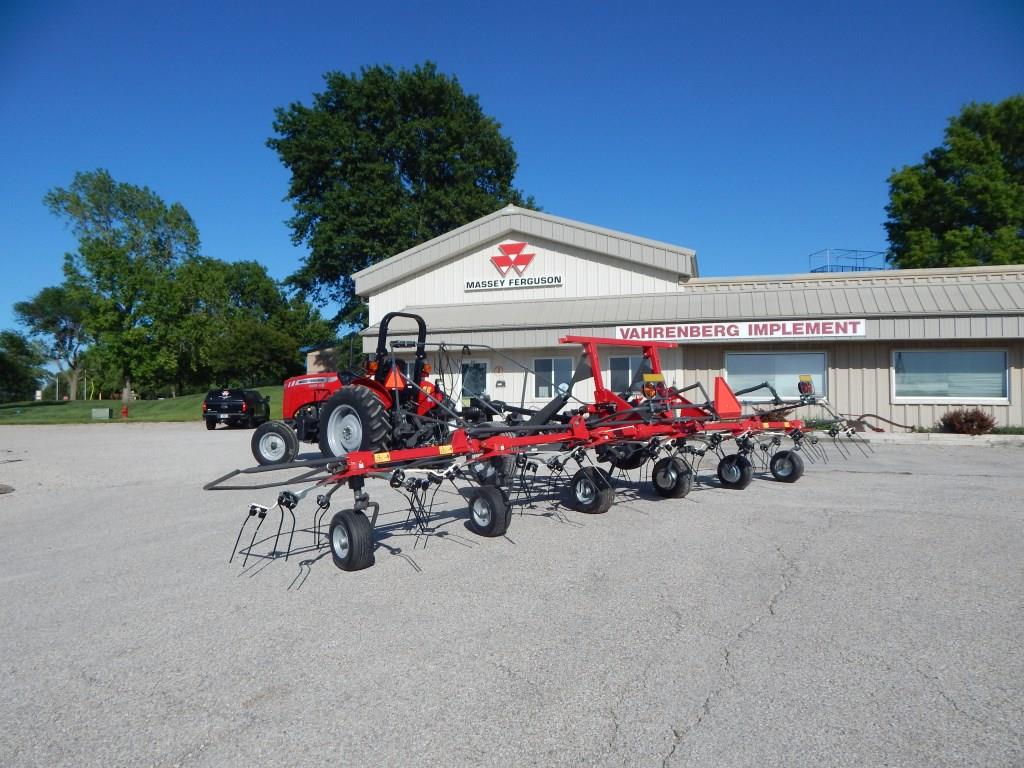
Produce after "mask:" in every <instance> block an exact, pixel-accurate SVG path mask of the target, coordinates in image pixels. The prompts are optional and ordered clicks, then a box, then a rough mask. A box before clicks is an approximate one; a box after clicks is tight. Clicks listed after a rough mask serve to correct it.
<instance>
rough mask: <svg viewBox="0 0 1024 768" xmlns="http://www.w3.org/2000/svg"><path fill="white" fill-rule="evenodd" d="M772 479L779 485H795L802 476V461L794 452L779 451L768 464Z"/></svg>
mask: <svg viewBox="0 0 1024 768" xmlns="http://www.w3.org/2000/svg"><path fill="white" fill-rule="evenodd" d="M768 469H769V470H771V473H772V477H774V478H775V479H776V480H778V481H779V482H780V483H795V482H796V481H797V480H799V479H800V478H801V477H803V474H804V460H803V459H802V458H800V454H798V453H796V452H795V451H779V452H778V453H776V454H775V455H774V456H772V460H771V461H770V462H768Z"/></svg>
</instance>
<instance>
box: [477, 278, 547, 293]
mask: <svg viewBox="0 0 1024 768" xmlns="http://www.w3.org/2000/svg"><path fill="white" fill-rule="evenodd" d="M562 285H563V281H562V276H561V275H531V276H530V277H494V278H486V279H484V280H467V281H466V289H465V290H466V291H467V292H468V291H501V290H509V289H515V288H561V287H562Z"/></svg>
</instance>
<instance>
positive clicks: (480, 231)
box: [352, 205, 697, 296]
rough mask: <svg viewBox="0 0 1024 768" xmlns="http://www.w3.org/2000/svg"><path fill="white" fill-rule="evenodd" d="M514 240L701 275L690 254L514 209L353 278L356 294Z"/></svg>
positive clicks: (678, 273)
mask: <svg viewBox="0 0 1024 768" xmlns="http://www.w3.org/2000/svg"><path fill="white" fill-rule="evenodd" d="M513 234H515V235H516V236H521V237H524V238H528V239H533V240H538V239H540V240H547V241H550V242H552V243H555V244H561V245H569V246H573V247H576V248H581V249H583V250H587V251H591V252H594V253H598V254H602V255H604V256H608V257H611V258H613V259H619V260H621V261H625V262H632V263H635V264H643V265H646V266H648V267H653V268H655V269H660V270H663V271H665V272H666V273H668V274H670V275H673V276H679V277H681V278H690V277H695V276H696V275H697V255H696V253H695V252H694V251H692V250H690V249H689V248H681V247H680V246H678V245H670V244H669V243H661V242H658V241H656V240H648V239H646V238H643V237H636V236H635V235H629V234H626V233H624V232H616V231H614V230H611V229H604V228H602V227H595V226H593V225H591V224H584V223H582V222H579V221H572V220H571V219H562V218H559V217H557V216H552V215H550V214H547V213H541V212H540V211H532V210H528V209H526V208H517V207H516V206H514V205H509V206H507V207H505V208H502V209H500V210H497V211H495V212H494V213H491V214H488V215H487V216H484V217H483V218H480V219H477V220H476V221H472V222H470V223H469V224H466V225H465V226H463V227H459V228H458V229H455V230H452V231H451V232H447V233H445V234H443V235H441V236H440V237H435V238H434V239H433V240H428V241H427V242H425V243H421V244H420V245H417V246H416V247H414V248H410V249H409V250H407V251H403V252H402V253H399V254H397V255H395V256H392V257H390V258H388V259H385V260H384V261H381V262H378V263H377V264H374V265H372V266H369V267H367V268H366V269H363V270H360V271H359V272H356V273H355V274H354V275H352V278H353V280H355V292H356V294H357V295H359V296H368V295H370V294H373V293H377V292H378V291H380V290H382V289H383V288H385V287H387V286H389V285H391V284H393V283H397V282H401V281H403V280H407V279H409V278H411V277H413V276H414V275H416V274H419V273H421V272H424V271H426V270H428V269H432V268H433V267H436V266H438V265H440V264H443V263H445V262H446V261H450V260H452V259H454V258H456V257H458V256H460V255H462V254H464V253H467V252H470V251H472V250H474V249H476V248H479V247H482V246H484V245H486V244H487V243H490V242H494V241H496V240H501V239H503V238H506V237H509V236H511V235H513Z"/></svg>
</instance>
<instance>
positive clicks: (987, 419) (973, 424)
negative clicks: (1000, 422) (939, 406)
mask: <svg viewBox="0 0 1024 768" xmlns="http://www.w3.org/2000/svg"><path fill="white" fill-rule="evenodd" d="M995 425H996V420H995V419H993V418H992V417H991V416H989V415H988V414H987V413H985V412H984V411H983V410H981V409H980V408H969V409H968V408H958V409H957V410H955V411H949V412H948V413H946V414H944V415H943V417H942V418H941V419H939V428H940V429H941V430H942V431H943V432H953V433H955V434H957V435H984V434H986V433H988V432H991V431H992V428H993V427H995Z"/></svg>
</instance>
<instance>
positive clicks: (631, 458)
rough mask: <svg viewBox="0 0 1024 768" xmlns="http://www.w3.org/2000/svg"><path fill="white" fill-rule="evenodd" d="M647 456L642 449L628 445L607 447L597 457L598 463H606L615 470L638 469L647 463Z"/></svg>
mask: <svg viewBox="0 0 1024 768" xmlns="http://www.w3.org/2000/svg"><path fill="white" fill-rule="evenodd" d="M647 459H648V454H647V451H646V450H644V449H643V448H637V447H635V446H630V445H609V446H606V448H605V450H604V451H602V452H601V453H600V454H599V455H598V461H607V462H608V463H609V464H611V465H612V466H613V467H615V468H616V469H624V470H630V469H639V468H640V467H642V466H643V465H644V462H645V461H647Z"/></svg>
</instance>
